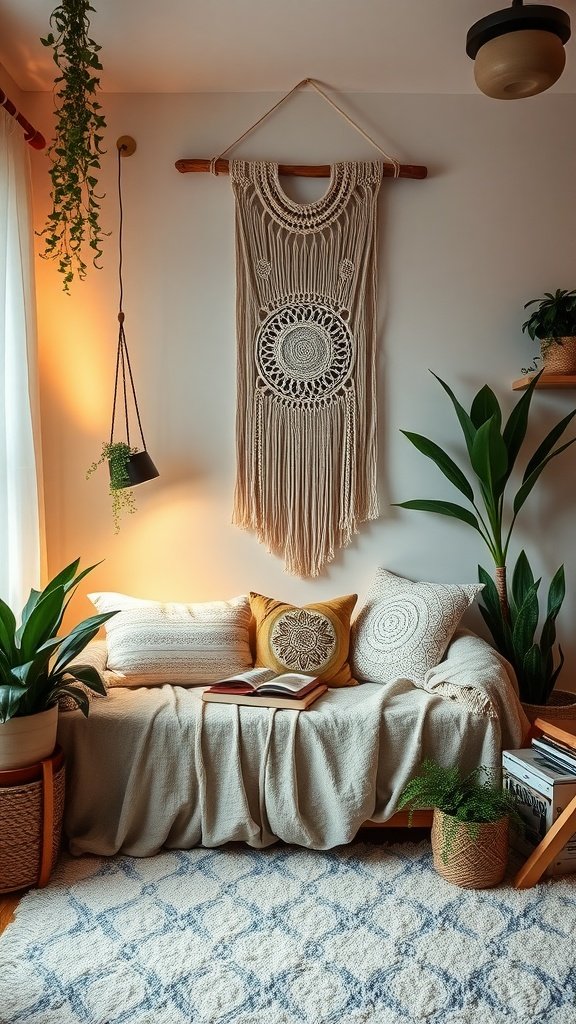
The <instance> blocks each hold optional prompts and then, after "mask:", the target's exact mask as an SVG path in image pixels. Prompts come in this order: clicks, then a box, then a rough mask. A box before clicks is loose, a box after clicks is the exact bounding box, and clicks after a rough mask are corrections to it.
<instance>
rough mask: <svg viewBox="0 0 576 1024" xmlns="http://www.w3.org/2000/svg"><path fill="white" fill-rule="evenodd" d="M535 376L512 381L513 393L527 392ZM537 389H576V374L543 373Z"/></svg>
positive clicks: (531, 375) (530, 374)
mask: <svg viewBox="0 0 576 1024" xmlns="http://www.w3.org/2000/svg"><path fill="white" fill-rule="evenodd" d="M533 376H534V374H532V373H529V374H527V376H526V377H520V378H519V379H518V380H514V381H512V391H525V390H526V388H527V387H528V385H529V383H530V381H531V380H532V377H533ZM536 387H537V388H556V389H557V390H562V389H564V388H576V374H574V373H543V374H542V376H541V377H540V380H539V381H538V383H537V385H536Z"/></svg>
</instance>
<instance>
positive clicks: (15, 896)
mask: <svg viewBox="0 0 576 1024" xmlns="http://www.w3.org/2000/svg"><path fill="white" fill-rule="evenodd" d="M22 896H23V893H22V892H7V893H6V895H5V896H0V935H1V934H2V932H3V931H5V930H6V928H7V927H8V925H9V924H10V923H11V922H12V921H13V920H14V911H15V910H16V907H17V906H18V904H19V903H20V900H21V899H22Z"/></svg>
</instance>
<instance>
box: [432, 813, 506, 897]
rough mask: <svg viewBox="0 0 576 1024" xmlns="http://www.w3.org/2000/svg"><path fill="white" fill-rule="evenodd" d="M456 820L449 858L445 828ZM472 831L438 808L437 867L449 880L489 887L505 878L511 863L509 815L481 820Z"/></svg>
mask: <svg viewBox="0 0 576 1024" xmlns="http://www.w3.org/2000/svg"><path fill="white" fill-rule="evenodd" d="M447 822H452V823H453V822H456V831H455V834H454V836H453V837H452V841H451V843H450V845H449V848H448V853H447V857H446V861H444V859H443V857H442V851H443V850H444V848H445V842H446V840H445V833H444V827H445V824H446V823H447ZM477 828H478V830H477V831H476V830H474V832H472V834H471V833H470V828H469V827H468V825H467V824H466V823H463V822H461V821H457V820H456V819H455V818H452V817H451V816H450V815H448V814H444V812H443V811H439V810H438V808H436V809H435V811H434V818H433V822H432V853H433V854H434V867H435V868H436V871H437V872H438V874H440V875H442V877H443V878H445V879H446V881H447V882H452V884H453V885H459V886H461V887H462V888H463V889H489V888H491V886H493V885H498V884H499V882H501V881H502V879H503V878H504V874H505V871H506V864H507V862H508V818H501V819H500V821H493V822H482V824H480V825H478V827H477Z"/></svg>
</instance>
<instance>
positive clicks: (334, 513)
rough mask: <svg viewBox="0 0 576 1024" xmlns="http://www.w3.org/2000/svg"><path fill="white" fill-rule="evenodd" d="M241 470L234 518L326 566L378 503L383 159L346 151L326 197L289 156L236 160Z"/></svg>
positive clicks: (310, 562)
mask: <svg viewBox="0 0 576 1024" xmlns="http://www.w3.org/2000/svg"><path fill="white" fill-rule="evenodd" d="M230 173H231V181H232V188H233V190H234V196H235V199H236V275H237V309H236V326H237V344H238V391H237V399H238V400H237V424H236V447H237V478H236V490H235V500H234V514H233V522H234V523H235V524H236V525H238V526H241V527H243V528H245V529H250V530H253V531H254V532H255V533H256V535H257V537H258V539H259V540H260V541H261V542H262V543H264V544H266V546H267V547H268V549H269V550H270V551H272V552H273V553H275V554H280V555H282V556H283V557H284V560H285V567H286V569H287V571H288V572H291V573H294V574H296V575H300V576H317V575H318V574H319V572H320V570H321V569H322V567H323V566H324V565H325V564H326V563H327V562H329V561H331V560H332V559H333V558H334V552H335V549H336V548H338V547H343V546H345V545H347V544H349V543H350V540H351V538H352V535H353V534H354V533H355V532H357V530H358V524H359V523H361V522H363V521H364V520H367V519H375V518H376V517H377V515H378V502H377V495H376V387H375V336H376V225H377V198H378V192H379V189H380V184H381V180H382V165H381V164H380V163H378V162H374V163H371V162H364V163H337V164H334V166H333V167H332V173H331V178H330V183H329V185H328V189H327V191H326V193H325V194H324V196H323V197H322V198H321V199H319V200H318V201H317V202H314V203H309V204H304V205H303V204H300V203H296V202H293V201H292V200H291V199H290V198H289V197H288V196H287V195H286V194H285V192H284V191H283V190H282V188H281V185H280V181H279V178H278V165H277V164H274V163H269V162H264V161H258V162H250V163H249V162H246V161H244V160H234V161H232V164H231V171H230Z"/></svg>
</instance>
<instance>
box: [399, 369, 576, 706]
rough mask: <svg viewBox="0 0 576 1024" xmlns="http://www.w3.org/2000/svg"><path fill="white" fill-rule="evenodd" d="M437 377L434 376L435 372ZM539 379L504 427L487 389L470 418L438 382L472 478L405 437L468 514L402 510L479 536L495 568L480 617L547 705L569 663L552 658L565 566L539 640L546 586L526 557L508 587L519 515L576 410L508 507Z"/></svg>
mask: <svg viewBox="0 0 576 1024" xmlns="http://www.w3.org/2000/svg"><path fill="white" fill-rule="evenodd" d="M433 376H435V377H436V374H433ZM539 376H540V375H539V374H538V375H537V376H536V377H534V379H533V380H532V381H531V383H530V385H529V387H528V388H527V390H526V391H525V392H524V394H523V395H522V397H521V398H520V400H519V401H518V402H517V403H516V405H515V407H514V408H513V410H512V412H511V414H510V416H509V418H508V420H507V422H506V423H505V425H504V426H503V417H502V410H501V408H500V405H499V403H498V399H497V398H496V396H495V394H494V392H493V391H492V390H491V389H490V388H489V387H488V386H486V385H485V386H484V387H483V388H481V389H480V391H479V392H478V394H477V395H476V397H475V398H474V400H473V402H472V406H471V408H470V412H467V411H466V409H464V407H463V406H462V405H461V403H460V402H459V401H458V399H457V398H456V396H455V395H454V393H453V392H452V390H451V389H450V388H449V386H448V385H447V384H446V383H445V382H444V381H443V380H441V379H440V377H436V379H437V380H438V381H439V383H440V384H441V385H442V387H443V388H444V391H445V392H446V394H447V395H448V396H449V398H450V400H451V401H452V404H453V406H454V409H455V411H456V416H457V418H458V422H459V424H460V427H461V429H462V433H463V435H464V441H465V446H466V452H467V454H468V468H469V470H471V479H470V478H469V476H466V475H465V473H464V472H463V471H462V470H461V469H460V467H459V466H458V465H457V464H456V463H455V462H454V460H453V459H452V458H450V456H449V455H448V454H447V453H446V452H445V451H444V450H443V449H442V448H440V446H439V445H437V444H436V443H435V442H434V441H431V440H430V439H429V438H427V437H423V436H422V435H421V434H414V433H411V432H410V431H407V430H404V431H402V433H403V434H405V436H406V437H407V438H408V440H409V441H411V443H412V444H413V445H414V446H415V447H416V448H417V449H418V451H420V452H421V453H422V454H423V455H425V456H427V458H429V459H431V460H432V462H434V463H435V465H436V466H437V467H438V469H439V470H440V471H441V472H442V473H443V474H444V476H445V477H446V478H447V479H448V480H449V481H450V483H451V484H453V486H454V487H456V489H457V490H458V491H459V492H460V493H461V494H463V495H464V497H465V498H466V500H467V502H468V504H469V506H470V508H466V507H464V506H462V505H459V504H456V503H453V502H450V501H436V500H427V499H426V500H425V499H418V500H415V501H404V502H400V503H399V504H400V505H401V507H402V508H409V509H417V510H419V511H423V512H436V513H438V514H439V515H443V516H450V517H452V518H454V519H458V520H460V522H463V523H466V524H467V526H470V527H472V529H474V530H476V531H477V533H479V534H480V536H481V537H482V540H483V541H484V543H485V544H486V546H487V548H488V550H489V552H490V554H491V556H492V559H493V562H494V566H495V580H493V579H492V578H491V576H490V575H489V574H488V572H487V571H486V570H485V569H483V568H482V566H478V574H479V579H480V582H481V583H483V584H484V590H483V592H482V599H483V602H484V604H481V605H480V611H481V613H482V616H483V618H484V620H485V622H486V625H487V626H488V629H489V630H490V633H491V634H492V638H493V640H494V643H495V645H496V647H497V649H498V650H499V651H500V652H501V653H502V654H503V655H504V656H505V657H506V658H507V659H508V660H509V661H510V662H511V664H512V665H513V667H514V670H515V672H516V675H517V678H518V684H519V688H520V696H521V697H522V699H523V700H525V701H529V702H531V703H537V704H545V703H546V702H547V700H548V698H549V696H550V694H551V692H552V689H553V687H554V684H555V682H556V680H557V678H558V674H559V672H560V670H561V668H562V665H563V662H564V656H563V654H562V649H561V648H559V664H558V665H555V659H554V645H555V642H556V625H555V624H556V618H557V616H558V612H559V611H560V608H561V606H562V602H563V600H564V595H565V580H564V566H560V568H559V569H558V571H557V572H556V574H555V576H554V577H553V579H552V582H551V583H550V588H549V591H548V597H547V602H546V614H545V619H544V624H543V626H542V630H541V632H540V638H539V640H537V639H536V633H537V630H538V624H539V621H540V607H539V597H538V593H539V588H540V583H541V580H540V579H538V580H536V579H535V578H534V574H533V572H532V569H531V567H530V564H529V562H528V559H527V557H526V554H525V553H524V551H521V552H520V555H519V556H518V559H517V561H516V564H515V567H514V571H513V575H512V582H511V585H510V586H509V584H508V580H507V557H508V551H509V547H510V540H511V537H512V533H513V530H514V526H515V524H516V520H517V517H518V514H519V512H520V510H521V509H522V507H523V506H524V503H525V502H526V500H527V498H528V496H529V495H530V493H531V492H532V489H533V488H534V486H535V484H536V482H537V481H538V478H539V477H540V474H541V473H542V471H543V469H544V468H545V467H546V466H547V465H548V463H549V462H550V461H551V460H552V459H554V458H556V456H558V455H560V454H561V453H562V452H563V451H565V450H566V449H567V448H569V447H570V445H571V444H573V443H574V441H575V440H576V438H572V440H570V441H567V442H565V443H564V444H561V445H558V444H557V442H558V441H559V439H560V438H561V436H562V434H563V433H564V431H565V430H566V428H567V426H568V424H569V423H570V421H571V420H572V419H573V417H574V416H575V415H576V409H574V410H573V411H572V412H570V413H569V414H568V415H567V416H565V417H564V419H562V420H560V422H559V423H557V424H556V426H555V427H553V428H552V430H551V431H550V432H549V433H548V434H547V435H546V437H545V438H544V440H543V441H542V443H541V444H540V445H539V446H538V448H537V449H536V451H535V452H534V454H533V455H532V456H531V458H530V459H529V460H528V462H527V464H526V467H525V469H524V474H523V477H522V482H521V484H520V486H519V487H518V489H517V490H516V493H515V494H514V496H513V498H512V501H511V505H510V506H509V505H508V504H507V501H506V498H507V487H508V485H509V484H510V481H511V477H512V473H513V470H514V468H515V466H516V462H517V459H518V456H519V454H520V450H521V448H522V446H523V443H524V439H525V437H526V430H527V427H528V416H529V412H530V403H531V401H532V395H533V393H534V388H535V387H536V384H537V382H538V378H539ZM471 480H472V482H471Z"/></svg>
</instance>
